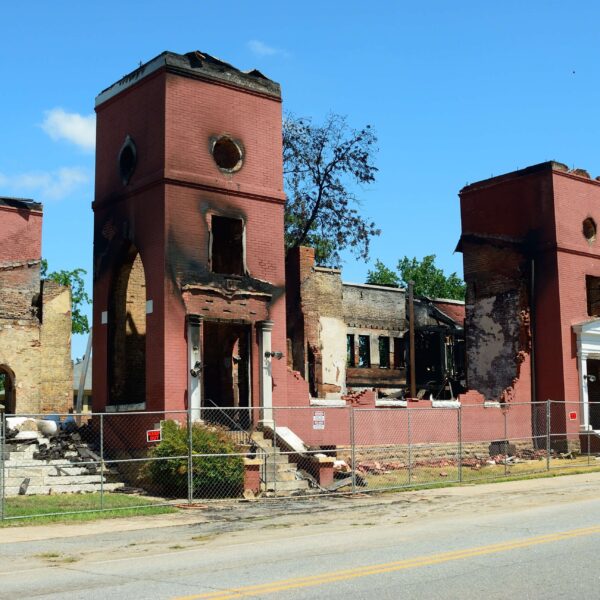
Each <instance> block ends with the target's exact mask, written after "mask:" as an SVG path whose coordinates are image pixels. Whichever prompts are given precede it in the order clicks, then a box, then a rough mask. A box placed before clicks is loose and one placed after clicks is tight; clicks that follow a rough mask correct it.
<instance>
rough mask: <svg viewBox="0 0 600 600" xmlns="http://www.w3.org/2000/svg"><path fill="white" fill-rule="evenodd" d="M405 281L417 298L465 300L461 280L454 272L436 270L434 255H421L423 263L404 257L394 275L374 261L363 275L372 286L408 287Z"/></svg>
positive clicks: (381, 264)
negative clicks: (373, 265) (446, 272)
mask: <svg viewBox="0 0 600 600" xmlns="http://www.w3.org/2000/svg"><path fill="white" fill-rule="evenodd" d="M409 281H414V284H415V288H414V289H415V294H417V295H419V296H429V297H431V298H450V299H453V300H464V298H465V283H464V281H463V280H462V279H461V278H460V277H459V276H458V275H457V274H456V273H450V275H446V274H445V273H444V271H443V270H442V269H440V268H438V267H436V266H435V254H430V255H428V256H425V257H423V260H417V258H416V257H413V258H408V256H405V257H404V258H402V259H400V260H399V261H398V266H397V272H396V271H393V270H392V269H389V268H388V267H386V266H385V265H384V264H383V263H382V262H381V261H380V260H378V261H376V263H375V269H374V270H373V271H369V272H368V275H367V283H371V284H376V285H395V286H398V285H399V284H402V285H404V286H408V282H409Z"/></svg>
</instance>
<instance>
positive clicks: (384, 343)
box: [379, 336, 390, 369]
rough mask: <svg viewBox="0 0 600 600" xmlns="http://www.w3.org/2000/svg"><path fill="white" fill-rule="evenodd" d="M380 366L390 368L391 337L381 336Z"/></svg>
mask: <svg viewBox="0 0 600 600" xmlns="http://www.w3.org/2000/svg"><path fill="white" fill-rule="evenodd" d="M379 368H380V369H389V368H390V338H389V337H385V336H382V337H380V338H379Z"/></svg>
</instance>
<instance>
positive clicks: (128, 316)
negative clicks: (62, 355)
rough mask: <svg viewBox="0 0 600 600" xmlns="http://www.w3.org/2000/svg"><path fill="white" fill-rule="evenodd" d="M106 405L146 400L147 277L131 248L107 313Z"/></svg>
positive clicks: (137, 256) (138, 256) (116, 279)
mask: <svg viewBox="0 0 600 600" xmlns="http://www.w3.org/2000/svg"><path fill="white" fill-rule="evenodd" d="M108 323H109V344H108V352H109V355H108V364H109V382H110V395H109V404H112V405H118V404H130V405H131V404H142V403H144V402H145V401H146V275H145V272H144V265H143V263H142V258H141V256H140V253H139V252H138V251H137V249H136V248H135V247H134V246H130V247H129V248H128V250H127V251H126V252H125V253H124V255H123V258H122V260H121V261H120V263H119V265H118V266H117V268H116V273H115V278H114V280H113V288H112V293H111V302H110V310H109V320H108Z"/></svg>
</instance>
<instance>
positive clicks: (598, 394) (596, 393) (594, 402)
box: [587, 358, 600, 430]
mask: <svg viewBox="0 0 600 600" xmlns="http://www.w3.org/2000/svg"><path fill="white" fill-rule="evenodd" d="M587 389H588V402H589V404H588V406H589V417H590V427H591V428H592V429H596V430H599V429H600V360H596V359H592V358H588V359H587Z"/></svg>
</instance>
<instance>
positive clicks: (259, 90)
mask: <svg viewBox="0 0 600 600" xmlns="http://www.w3.org/2000/svg"><path fill="white" fill-rule="evenodd" d="M163 68H164V69H165V70H166V71H167V72H169V73H174V74H176V75H182V76H184V77H192V78H194V79H200V80H203V81H207V82H210V83H216V84H222V85H227V86H230V87H234V88H237V89H240V90H242V91H246V92H249V93H253V94H258V95H261V96H266V97H269V98H272V99H275V100H281V86H280V85H279V84H278V83H277V82H275V81H273V80H271V79H269V78H267V77H265V76H264V75H263V74H262V73H260V71H258V70H257V69H252V70H250V71H248V72H244V71H240V70H239V69H237V68H236V67H234V66H233V65H231V64H229V63H227V62H225V61H222V60H220V59H218V58H215V57H214V56H211V55H210V54H206V53H202V52H198V51H197V52H188V53H186V54H177V53H175V52H169V51H164V52H161V53H160V54H159V55H158V56H155V57H154V58H153V59H151V60H149V61H148V62H146V63H144V64H143V65H140V66H139V67H138V68H137V69H134V70H133V71H131V72H130V73H128V74H127V75H124V76H123V77H121V79H119V80H118V81H116V82H115V83H113V84H112V85H110V86H109V87H107V88H106V89H104V90H102V91H101V92H100V93H99V94H98V95H97V96H96V101H95V106H96V108H97V107H98V106H100V105H101V104H104V103H105V102H106V101H108V100H110V99H111V98H114V97H115V96H116V95H118V94H120V93H121V92H123V91H125V90H127V89H129V88H130V87H132V86H134V85H136V84H137V83H139V82H140V81H142V80H143V79H145V78H147V77H149V76H150V75H151V74H153V73H155V72H157V71H159V70H161V69H163Z"/></svg>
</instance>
